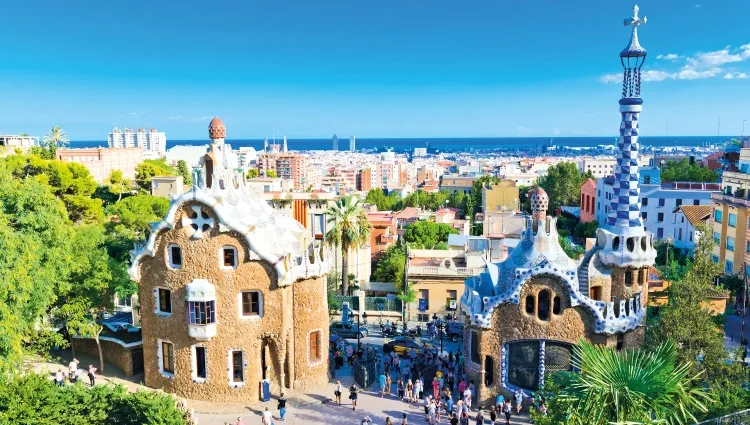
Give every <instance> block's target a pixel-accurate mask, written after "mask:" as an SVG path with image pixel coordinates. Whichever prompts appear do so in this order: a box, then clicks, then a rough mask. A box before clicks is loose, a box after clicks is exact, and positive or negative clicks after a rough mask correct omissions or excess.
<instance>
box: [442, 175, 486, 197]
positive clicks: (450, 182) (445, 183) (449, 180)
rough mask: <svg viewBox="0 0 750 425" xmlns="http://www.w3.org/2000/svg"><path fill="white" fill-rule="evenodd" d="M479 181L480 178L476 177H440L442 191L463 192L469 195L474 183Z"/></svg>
mask: <svg viewBox="0 0 750 425" xmlns="http://www.w3.org/2000/svg"><path fill="white" fill-rule="evenodd" d="M478 179H479V177H476V176H455V175H454V176H449V175H443V176H441V177H440V190H444V191H446V192H449V193H456V192H463V193H464V194H467V195H468V194H469V193H470V192H471V190H472V189H473V188H474V182H475V181H477V180H478Z"/></svg>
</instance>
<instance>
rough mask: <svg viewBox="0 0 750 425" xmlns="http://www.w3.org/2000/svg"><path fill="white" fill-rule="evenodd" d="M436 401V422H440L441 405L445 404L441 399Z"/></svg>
mask: <svg viewBox="0 0 750 425" xmlns="http://www.w3.org/2000/svg"><path fill="white" fill-rule="evenodd" d="M434 401H435V422H440V406H441V405H442V404H443V403H442V402H441V401H440V399H437V400H434Z"/></svg>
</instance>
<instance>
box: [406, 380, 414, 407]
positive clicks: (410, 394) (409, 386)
mask: <svg viewBox="0 0 750 425" xmlns="http://www.w3.org/2000/svg"><path fill="white" fill-rule="evenodd" d="M404 397H405V398H406V401H407V402H408V403H411V402H412V401H413V400H414V384H413V383H412V382H411V379H409V380H408V381H406V395H405V396H404Z"/></svg>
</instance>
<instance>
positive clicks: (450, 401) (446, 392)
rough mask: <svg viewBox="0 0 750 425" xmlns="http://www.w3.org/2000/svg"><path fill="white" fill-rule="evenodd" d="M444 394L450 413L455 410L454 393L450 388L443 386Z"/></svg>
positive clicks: (446, 406)
mask: <svg viewBox="0 0 750 425" xmlns="http://www.w3.org/2000/svg"><path fill="white" fill-rule="evenodd" d="M443 396H444V398H445V408H446V409H447V411H448V413H450V412H452V411H453V394H451V390H450V388H448V387H445V388H443Z"/></svg>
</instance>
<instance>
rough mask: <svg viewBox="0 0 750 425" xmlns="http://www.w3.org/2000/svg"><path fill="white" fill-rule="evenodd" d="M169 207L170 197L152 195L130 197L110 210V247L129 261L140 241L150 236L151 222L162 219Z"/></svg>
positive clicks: (117, 254)
mask: <svg viewBox="0 0 750 425" xmlns="http://www.w3.org/2000/svg"><path fill="white" fill-rule="evenodd" d="M168 210H169V199H166V198H160V197H157V196H152V195H136V196H129V197H127V198H125V199H123V200H121V201H120V202H117V203H116V204H114V205H112V206H111V207H109V209H108V211H107V212H108V214H109V216H110V217H109V221H108V222H107V223H105V228H106V229H107V241H106V246H107V250H108V252H109V254H110V256H112V258H114V259H116V260H117V261H120V262H127V261H128V259H129V254H128V253H129V251H130V250H131V249H133V246H134V245H135V243H136V242H137V241H142V240H144V239H146V238H147V237H148V232H149V231H150V229H151V223H154V222H157V221H159V220H161V219H162V218H163V217H164V216H165V215H166V214H167V211H168Z"/></svg>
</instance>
